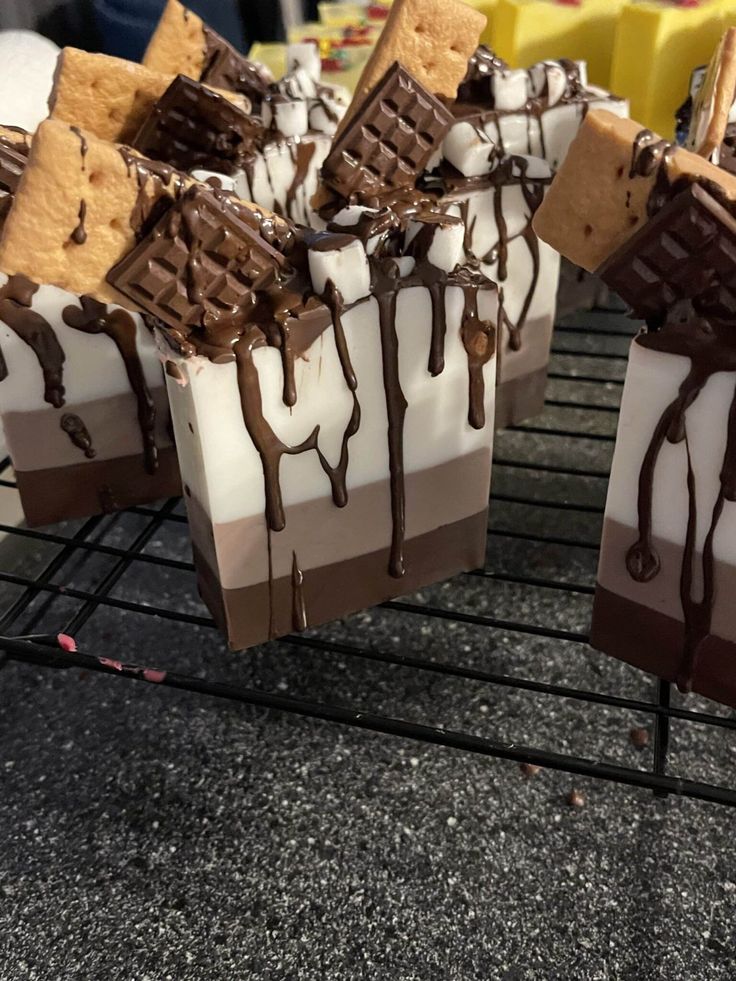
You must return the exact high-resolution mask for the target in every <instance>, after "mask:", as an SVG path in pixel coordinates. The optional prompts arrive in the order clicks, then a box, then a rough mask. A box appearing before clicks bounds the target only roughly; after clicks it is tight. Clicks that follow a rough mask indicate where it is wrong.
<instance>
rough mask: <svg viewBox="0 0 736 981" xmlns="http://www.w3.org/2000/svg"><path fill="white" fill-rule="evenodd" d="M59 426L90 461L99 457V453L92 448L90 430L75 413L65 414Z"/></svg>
mask: <svg viewBox="0 0 736 981" xmlns="http://www.w3.org/2000/svg"><path fill="white" fill-rule="evenodd" d="M59 425H60V426H61V428H62V429H63V430H64V432H65V433H66V434H67V436H68V437H69V439H70V440H71V441H72V443H73V444H74V445H75V446H76V447H77V448H78V449H80V450H81V451H82V452H83V453H84V455H85V456H86V457H87V459H88V460H92V459H94V457H96V456H97V451H96V450H95V449H94V447H93V446H92V437H91V436H90V434H89V430H88V429H87V427H86V426H85V424H84V422H83V421H82V420H81V419H80V417H79V416H77V415H75V414H74V413H73V412H65V413H64V415H63V416H62V417H61V419H60V420H59Z"/></svg>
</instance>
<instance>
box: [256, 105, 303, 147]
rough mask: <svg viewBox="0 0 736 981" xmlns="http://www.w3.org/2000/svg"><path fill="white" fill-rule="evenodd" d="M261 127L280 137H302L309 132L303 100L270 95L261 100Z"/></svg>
mask: <svg viewBox="0 0 736 981" xmlns="http://www.w3.org/2000/svg"><path fill="white" fill-rule="evenodd" d="M261 111H262V113H263V125H264V126H266V127H268V128H270V129H275V130H278V132H279V133H281V135H282V136H287V137H288V136H304V134H305V133H307V132H308V130H309V112H308V108H307V103H306V102H305V101H304V100H303V99H291V98H289V97H288V96H285V95H270V96H268V97H267V98H265V99H264V100H263V107H262V110H261Z"/></svg>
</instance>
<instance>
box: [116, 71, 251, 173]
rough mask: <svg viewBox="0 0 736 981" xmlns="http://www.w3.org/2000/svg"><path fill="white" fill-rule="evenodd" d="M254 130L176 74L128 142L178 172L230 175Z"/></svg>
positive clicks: (245, 118) (237, 112)
mask: <svg viewBox="0 0 736 981" xmlns="http://www.w3.org/2000/svg"><path fill="white" fill-rule="evenodd" d="M260 134H261V126H260V125H259V124H258V122H257V121H256V120H255V119H254V118H253V117H251V116H249V115H248V114H247V113H245V112H243V111H242V110H241V109H239V108H238V107H237V106H234V105H233V104H232V103H231V102H228V101H227V99H225V98H223V97H222V96H221V95H218V94H217V93H216V92H213V91H212V90H211V89H208V88H206V87H205V86H204V85H202V84H201V83H200V82H195V81H193V80H192V79H191V78H187V77H186V76H185V75H177V77H176V78H175V79H174V81H173V82H172V83H171V85H170V86H169V87H168V89H167V90H166V91H165V92H164V94H163V95H162V96H161V98H160V99H159V100H158V101H157V102H156V104H155V105H154V106H153V108H152V109H151V112H150V113H149V115H148V117H147V118H146V120H145V121H144V122H143V124H142V126H141V128H140V130H139V131H138V133H137V135H136V137H135V139H134V140H133V144H132V145H133V146H134V147H135V149H136V150H139V151H140V152H141V153H143V154H145V156H147V157H151V158H152V159H153V160H165V161H166V162H167V163H170V164H173V166H174V167H176V168H177V169H179V170H185V171H188V170H193V169H195V168H197V167H201V168H205V169H208V170H216V171H219V172H221V173H224V174H231V173H232V172H233V171H234V170H236V169H237V167H238V166H239V164H240V162H241V161H242V160H243V158H244V156H245V155H247V153H248V152H249V151H250V150H251V148H252V147H253V144H254V142H255V141H256V140H257V138H258V137H259V136H260Z"/></svg>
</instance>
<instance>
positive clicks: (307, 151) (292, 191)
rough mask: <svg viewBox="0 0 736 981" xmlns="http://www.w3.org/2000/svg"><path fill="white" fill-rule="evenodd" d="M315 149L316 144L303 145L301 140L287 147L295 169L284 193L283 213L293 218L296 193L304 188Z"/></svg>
mask: <svg viewBox="0 0 736 981" xmlns="http://www.w3.org/2000/svg"><path fill="white" fill-rule="evenodd" d="M316 149H317V144H316V143H313V142H310V143H303V142H302V141H301V140H300V141H299V142H298V143H291V144H290V145H289V152H290V153H291V159H292V161H293V162H294V168H295V169H294V177H293V178H292V181H291V184H289V187H288V189H287V191H286V204H285V211H286V214H287V215H289V216H293V214H294V205H295V203H296V195H297V192H298V191H299V190H300V189H301V188H302V187H303V186H304V182H305V181H306V179H307V175H308V173H309V165H310V163H311V162H312V157H313V156H314V152H315V150H316Z"/></svg>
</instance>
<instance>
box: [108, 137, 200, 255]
mask: <svg viewBox="0 0 736 981" xmlns="http://www.w3.org/2000/svg"><path fill="white" fill-rule="evenodd" d="M119 152H120V156H121V157H122V158H123V161H124V163H125V167H126V169H127V171H128V174H129V175H130V174H133V173H134V174H135V177H136V181H137V184H138V196H137V198H136V202H135V206H134V208H133V211H132V212H131V215H130V227H131V228H132V230H133V231H134V232H135V234H136V239H137V240H138V241H140V240H141V239H142V238H145V236H146V235H147V234H148V231H149V229H150V228H151V226H152V225H154V224H155V223H156V221H157V220H158V219H159V218H160V217H161V215H162V214H163V212H164V211H165V210H166V209H167V208H168V207H169V206H170V205H171V202H172V201H178V200H179V198H180V197H181V196H182V194H183V193H184V190H185V189H186V179H185V177H184V175H183V174H180V173H179V171H177V170H176V169H175V168H174V167H171V166H170V165H169V164H165V163H160V162H158V161H153V160H146V159H143V157H139V156H138V155H137V154H136V153H134V152H133V151H132V150H131V149H130V148H129V147H126V146H121V147H120V148H119Z"/></svg>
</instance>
